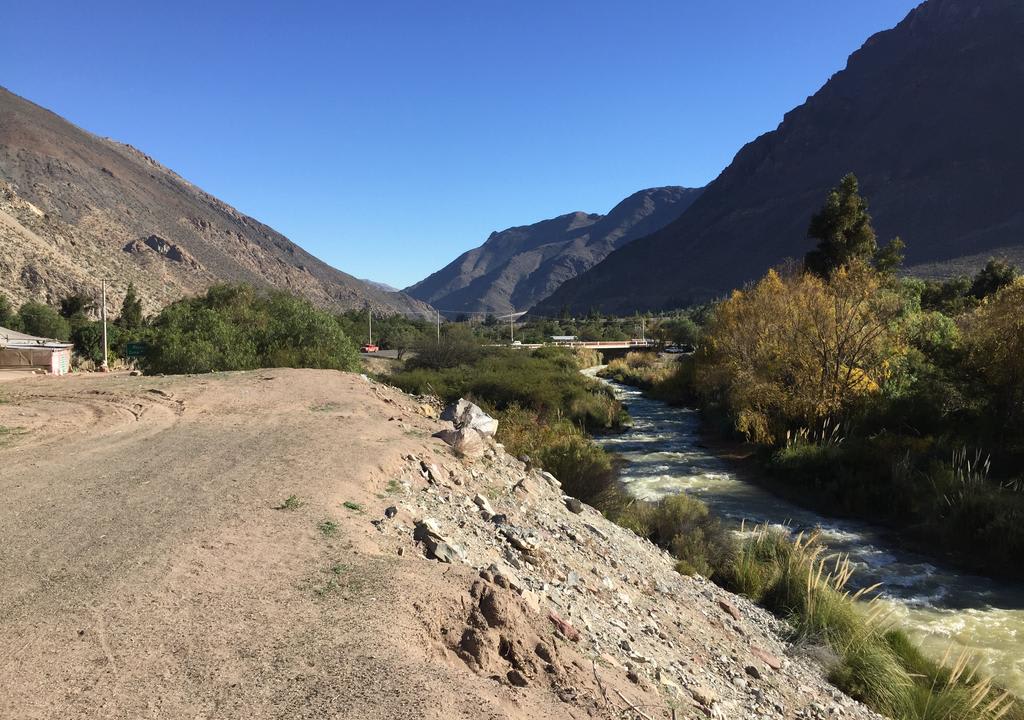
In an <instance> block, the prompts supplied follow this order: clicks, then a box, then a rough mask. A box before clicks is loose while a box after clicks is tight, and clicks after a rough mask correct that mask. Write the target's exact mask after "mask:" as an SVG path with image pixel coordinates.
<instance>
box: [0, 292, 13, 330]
mask: <svg viewBox="0 0 1024 720" xmlns="http://www.w3.org/2000/svg"><path fill="white" fill-rule="evenodd" d="M16 317H17V316H16V314H15V312H14V307H13V306H12V305H11V301H10V300H8V299H7V296H6V295H2V294H0V326H3V327H10V326H11V325H12V324H14V320H15V318H16Z"/></svg>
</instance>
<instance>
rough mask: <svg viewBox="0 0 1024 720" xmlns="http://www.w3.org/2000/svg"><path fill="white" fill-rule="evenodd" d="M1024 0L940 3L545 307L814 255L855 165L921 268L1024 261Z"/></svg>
mask: <svg viewBox="0 0 1024 720" xmlns="http://www.w3.org/2000/svg"><path fill="white" fill-rule="evenodd" d="M1022 114H1024V3H1021V2H1019V0H928V2H925V3H923V4H922V5H920V6H919V7H918V8H916V9H915V10H913V11H912V12H911V13H910V14H909V15H908V16H907V17H906V19H904V20H903V21H902V22H901V23H900V24H899V25H898V26H897V27H895V28H894V29H892V30H888V31H885V32H881V33H878V34H877V35H875V36H873V37H872V38H870V39H869V40H868V41H867V42H866V43H865V44H864V46H863V47H862V48H861V49H859V50H858V51H857V52H855V53H854V54H853V55H851V56H850V59H849V61H848V63H847V66H846V69H845V70H843V71H841V72H839V73H837V74H836V75H834V76H833V77H832V78H831V79H830V80H829V81H828V83H827V84H826V85H825V86H824V87H822V88H821V90H819V91H818V92H817V93H815V94H814V96H813V97H811V98H809V99H808V100H807V102H805V103H804V104H803V105H801V106H800V107H798V108H796V109H795V110H793V111H791V112H789V113H787V114H786V116H785V119H784V120H783V121H782V123H781V124H780V125H779V127H778V128H777V129H776V130H774V131H772V132H769V133H767V134H765V135H762V136H761V137H759V138H758V139H756V140H754V141H753V142H751V143H750V144H748V145H747V146H745V147H744V148H743V149H742V150H740V152H739V153H738V154H737V155H736V157H735V159H734V160H733V162H732V164H731V165H729V167H728V168H726V169H725V170H724V171H723V172H722V174H721V175H720V176H719V177H718V178H717V179H716V180H714V181H713V182H712V183H711V184H710V185H709V186H708V188H707V190H706V191H705V192H704V194H703V195H702V196H701V197H700V199H699V200H697V201H696V202H695V203H694V204H693V206H692V207H691V208H690V209H689V210H687V211H686V212H685V213H684V214H683V215H682V216H681V217H680V218H679V219H678V220H677V221H676V222H674V223H672V224H670V225H668V226H667V227H665V228H663V229H662V230H660V231H659V232H656V233H654V234H652V235H650V236H648V237H646V238H642V239H639V240H637V241H635V242H633V243H630V244H629V245H628V246H627V247H625V248H623V249H621V250H618V251H616V252H614V253H612V254H611V255H610V256H609V257H608V258H606V259H605V260H604V261H603V262H602V263H600V264H599V265H597V266H596V267H594V268H593V269H591V270H590V271H589V272H587V273H585V274H583V275H581V276H579V277H577V278H576V279H574V280H570V281H568V282H566V283H565V285H563V286H562V287H561V288H560V289H559V290H558V291H557V292H556V293H554V294H553V295H552V296H551V297H550V298H548V300H546V301H544V302H543V303H541V304H540V308H539V310H541V311H543V310H545V309H547V310H552V309H557V308H559V307H561V306H563V305H569V306H570V307H572V308H573V309H575V310H577V311H580V312H583V311H586V310H587V309H589V308H590V307H600V308H603V309H605V310H607V311H615V312H626V311H630V310H634V309H637V308H666V307H672V306H679V305H683V304H686V303H688V302H692V301H701V300H706V299H709V298H712V297H715V296H717V295H720V294H722V293H724V292H727V291H729V290H730V289H732V288H734V287H737V286H740V285H742V284H743V283H745V282H747V281H749V280H751V279H754V278H756V277H758V276H760V275H761V274H762V273H763V272H764V271H765V270H766V269H768V268H769V267H771V266H772V265H774V264H776V263H778V262H779V261H781V260H782V259H784V258H787V257H793V258H802V257H803V255H804V253H805V252H806V251H807V250H808V249H810V247H812V245H813V243H812V242H811V241H809V240H807V238H806V233H807V224H808V222H809V220H810V217H811V214H812V213H813V212H814V210H815V209H816V208H817V207H819V206H820V205H821V203H822V202H823V201H824V197H825V195H826V193H827V191H828V189H829V188H830V187H832V186H834V185H836V184H837V183H838V181H839V179H840V178H841V177H842V176H843V175H844V174H846V173H848V172H851V171H852V172H854V173H856V174H857V176H858V178H859V179H860V181H861V189H862V192H863V193H864V194H865V195H866V196H867V197H868V199H869V201H870V205H871V212H872V215H873V216H874V220H875V226H876V229H877V230H878V234H879V238H880V240H882V241H883V242H884V241H887V240H888V239H890V238H891V237H893V236H895V235H900V236H901V237H902V238H903V239H904V240H905V241H906V243H907V261H908V265H910V266H911V269H918V270H924V269H926V270H927V271H928V272H930V273H932V274H945V273H948V272H950V271H951V270H958V271H959V270H967V269H971V267H972V266H977V265H980V264H982V263H984V261H985V259H987V258H988V257H989V256H1008V257H1010V258H1011V259H1018V260H1019V259H1024V205H1022V204H1021V197H1022V196H1024V172H1022V169H1024V143H1022V142H1020V122H1019V118H1020V117H1021V116H1022Z"/></svg>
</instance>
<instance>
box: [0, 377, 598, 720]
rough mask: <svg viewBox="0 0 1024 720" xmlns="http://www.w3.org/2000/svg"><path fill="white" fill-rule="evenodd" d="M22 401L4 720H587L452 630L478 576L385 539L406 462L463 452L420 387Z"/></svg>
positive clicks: (176, 388)
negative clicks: (470, 648)
mask: <svg viewBox="0 0 1024 720" xmlns="http://www.w3.org/2000/svg"><path fill="white" fill-rule="evenodd" d="M0 397H2V399H3V402H2V403H0V427H3V428H5V430H4V432H3V434H2V435H0V496H2V497H3V509H2V511H0V717H2V718H12V719H13V718H18V719H20V718H86V717H88V718H190V719H191V718H236V717H247V718H272V717H273V718H277V717H288V718H357V717H358V718H396V717H401V718H421V717H422V718H452V717H473V718H507V717H508V718H519V717H523V718H525V717H574V716H575V717H579V716H580V715H579V714H578V711H574V710H573V709H572V708H571V707H570V706H567V705H565V704H563V703H561V702H559V701H558V700H557V699H556V698H554V697H553V695H552V694H551V693H550V692H549V691H548V690H546V689H544V688H540V687H538V688H527V689H518V688H511V687H508V686H506V685H502V684H499V683H496V682H494V681H493V680H491V679H488V678H487V677H482V676H480V675H477V674H475V673H474V672H472V671H471V670H470V669H469V668H467V666H466V664H465V663H464V662H462V661H461V660H458V659H457V658H455V656H454V655H452V654H451V653H450V652H448V651H446V649H445V646H444V644H443V643H442V642H441V640H440V639H439V638H437V637H435V635H434V633H433V628H434V627H435V626H436V625H437V624H438V622H439V621H438V619H437V616H438V615H443V614H445V613H446V612H451V611H454V610H455V609H458V608H459V607H460V606H464V605H465V602H466V598H467V591H468V590H469V588H470V586H471V584H472V582H473V580H474V578H475V577H476V572H475V571H474V570H473V569H472V568H469V567H467V566H462V565H458V566H442V565H439V564H438V563H434V562H425V561H424V560H423V559H422V557H417V556H416V555H415V554H414V553H405V554H404V555H403V556H399V555H398V554H397V553H396V552H394V548H387V547H382V546H381V545H380V543H379V540H378V538H377V535H378V534H377V533H376V532H375V531H374V530H373V528H372V526H371V525H370V523H369V522H368V518H369V517H370V516H371V515H372V516H379V515H380V514H381V513H382V510H383V508H384V507H385V506H386V505H388V504H389V503H388V502H387V501H386V500H385V499H384V498H385V497H386V496H385V495H384V491H385V485H386V483H387V480H388V479H389V478H391V477H392V476H393V475H394V473H395V471H396V469H397V468H398V466H399V464H400V463H401V456H402V455H403V454H404V453H407V452H418V453H423V452H425V451H426V452H428V453H429V452H430V449H431V448H437V449H441V444H440V441H437V440H433V439H431V438H430V437H429V435H430V432H432V431H433V430H434V429H436V425H435V424H434V423H433V422H432V421H428V420H426V419H425V418H419V417H418V416H417V415H416V414H415V413H414V412H410V411H411V410H412V409H413V408H412V406H411V400H409V399H408V398H405V397H404V396H403V395H401V394H400V393H397V392H392V391H390V390H387V389H382V388H379V387H378V386H373V385H371V384H370V383H368V382H367V381H366V380H364V379H362V378H360V377H359V376H357V375H347V374H341V373H335V372H326V371H324V372H321V371H294V370H267V371H260V372H255V373H238V374H222V375H213V376H202V377H176V378H171V377H168V378H147V377H140V378H130V377H103V376H92V377H72V378H67V379H55V378H40V379H29V380H25V381H24V382H20V383H11V384H5V385H4V387H3V390H2V395H0ZM398 416H402V417H404V420H399V419H398ZM389 418H395V419H389ZM292 495H295V496H297V497H298V499H299V501H300V503H301V504H300V506H299V507H298V508H297V509H294V510H286V509H282V510H276V509H274V508H275V507H277V506H280V505H281V504H282V503H283V502H284V501H285V499H286V498H288V497H289V496H292ZM346 502H348V503H354V504H356V505H358V506H359V507H361V508H364V509H365V511H360V510H352V509H349V508H348V507H346V506H345V505H344V503H346ZM327 520H330V521H332V522H334V523H336V525H337V531H336V532H335V533H334V534H333V535H330V536H329V535H328V534H325V532H323V531H322V530H321V529H320V527H319V526H320V525H321V523H323V522H324V521H327Z"/></svg>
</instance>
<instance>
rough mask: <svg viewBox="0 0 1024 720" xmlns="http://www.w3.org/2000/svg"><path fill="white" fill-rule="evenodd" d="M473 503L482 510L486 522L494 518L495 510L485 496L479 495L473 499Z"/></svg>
mask: <svg viewBox="0 0 1024 720" xmlns="http://www.w3.org/2000/svg"><path fill="white" fill-rule="evenodd" d="M473 503H474V504H475V505H476V506H477V507H478V508H480V510H481V512H482V513H483V515H484V520H490V519H491V518H492V517H494V508H492V507H491V504H490V503H489V502H488V501H487V498H485V497H484V496H483V495H481V494H479V493H477V495H476V497H474V498H473Z"/></svg>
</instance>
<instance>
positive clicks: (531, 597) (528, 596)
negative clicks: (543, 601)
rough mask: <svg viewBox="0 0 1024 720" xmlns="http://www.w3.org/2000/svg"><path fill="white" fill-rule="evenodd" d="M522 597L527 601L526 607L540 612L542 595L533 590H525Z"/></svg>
mask: <svg viewBox="0 0 1024 720" xmlns="http://www.w3.org/2000/svg"><path fill="white" fill-rule="evenodd" d="M522 598H523V602H524V603H526V607H528V608H530V609H531V610H533V611H534V612H535V613H540V595H538V594H537V593H535V592H534V591H533V590H523V593H522Z"/></svg>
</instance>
